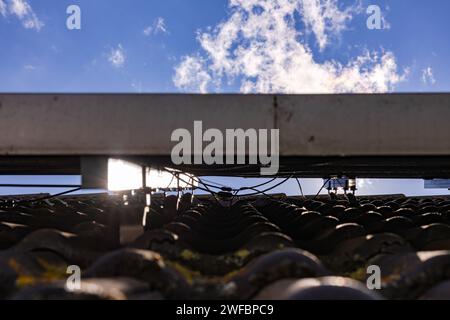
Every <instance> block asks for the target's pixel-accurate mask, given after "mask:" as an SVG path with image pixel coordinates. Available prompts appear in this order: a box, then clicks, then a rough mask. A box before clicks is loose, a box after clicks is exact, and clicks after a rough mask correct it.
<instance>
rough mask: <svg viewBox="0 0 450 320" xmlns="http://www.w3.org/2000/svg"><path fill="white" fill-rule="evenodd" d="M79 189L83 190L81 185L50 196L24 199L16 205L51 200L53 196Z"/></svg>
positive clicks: (15, 203)
mask: <svg viewBox="0 0 450 320" xmlns="http://www.w3.org/2000/svg"><path fill="white" fill-rule="evenodd" d="M78 190H81V187H79V188H76V189H72V190H69V191H64V192H61V193H57V194H53V195H50V196H46V197H42V198H37V199H31V200H22V201H19V202H14V205H21V204H24V203H34V202H40V201H45V200H50V199H53V198H56V197H60V196H64V195H66V194H69V193H72V192H76V191H78Z"/></svg>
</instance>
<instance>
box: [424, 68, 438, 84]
mask: <svg viewBox="0 0 450 320" xmlns="http://www.w3.org/2000/svg"><path fill="white" fill-rule="evenodd" d="M422 82H423V83H424V84H427V85H430V84H435V83H436V79H435V77H434V74H433V69H432V68H431V67H428V68H425V69H423V70H422Z"/></svg>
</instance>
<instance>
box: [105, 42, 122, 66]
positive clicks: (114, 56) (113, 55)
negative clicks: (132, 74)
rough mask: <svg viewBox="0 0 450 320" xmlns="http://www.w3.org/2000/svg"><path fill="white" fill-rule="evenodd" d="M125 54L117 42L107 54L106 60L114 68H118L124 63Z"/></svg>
mask: <svg viewBox="0 0 450 320" xmlns="http://www.w3.org/2000/svg"><path fill="white" fill-rule="evenodd" d="M125 60H126V55H125V50H124V49H123V47H122V45H121V44H119V45H118V46H117V48H113V49H111V51H110V53H109V55H108V61H109V62H110V63H111V65H113V66H114V67H116V68H120V67H122V66H123V65H124V64H125Z"/></svg>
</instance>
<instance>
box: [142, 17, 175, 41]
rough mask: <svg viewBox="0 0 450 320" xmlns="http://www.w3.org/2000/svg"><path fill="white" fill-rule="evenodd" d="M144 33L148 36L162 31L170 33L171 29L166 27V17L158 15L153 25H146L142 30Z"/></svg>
mask: <svg viewBox="0 0 450 320" xmlns="http://www.w3.org/2000/svg"><path fill="white" fill-rule="evenodd" d="M142 33H143V34H144V35H145V36H147V37H148V36H151V35H157V34H160V33H164V34H168V33H169V31H168V29H167V27H166V23H165V21H164V18H162V17H158V18H156V19H155V21H153V24H152V25H150V26H147V27H145V29H144V30H143V31H142Z"/></svg>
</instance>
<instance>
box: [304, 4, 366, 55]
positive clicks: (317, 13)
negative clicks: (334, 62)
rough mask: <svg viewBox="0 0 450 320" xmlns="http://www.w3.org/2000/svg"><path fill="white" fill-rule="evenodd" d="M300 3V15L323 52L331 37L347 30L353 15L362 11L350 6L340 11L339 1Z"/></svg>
mask: <svg viewBox="0 0 450 320" xmlns="http://www.w3.org/2000/svg"><path fill="white" fill-rule="evenodd" d="M297 2H298V3H299V8H300V14H301V15H302V17H303V22H304V24H305V26H306V27H307V29H310V30H311V31H312V32H313V33H314V35H315V37H316V39H317V42H318V45H319V47H320V49H321V50H323V49H324V48H325V47H326V46H327V44H328V43H329V38H330V36H333V35H337V34H339V33H340V32H342V31H343V30H345V29H346V27H347V23H348V22H350V21H351V20H352V17H353V16H352V14H353V13H354V12H357V11H359V10H360V8H359V7H358V6H349V7H347V8H346V9H344V10H339V8H338V3H337V0H303V1H297Z"/></svg>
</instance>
